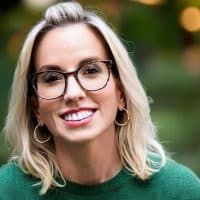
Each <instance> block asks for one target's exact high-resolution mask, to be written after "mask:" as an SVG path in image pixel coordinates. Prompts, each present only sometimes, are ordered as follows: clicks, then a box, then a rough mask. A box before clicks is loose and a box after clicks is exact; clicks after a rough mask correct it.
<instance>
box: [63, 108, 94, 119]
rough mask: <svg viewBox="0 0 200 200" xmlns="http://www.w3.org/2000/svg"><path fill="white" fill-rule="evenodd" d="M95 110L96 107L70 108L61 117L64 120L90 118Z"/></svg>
mask: <svg viewBox="0 0 200 200" xmlns="http://www.w3.org/2000/svg"><path fill="white" fill-rule="evenodd" d="M95 112H96V109H79V110H71V111H68V112H67V113H65V114H63V115H62V116H61V117H62V118H63V119H64V120H65V121H71V122H76V121H81V120H84V119H87V118H90V117H91V116H92V115H93V114H94V113H95Z"/></svg>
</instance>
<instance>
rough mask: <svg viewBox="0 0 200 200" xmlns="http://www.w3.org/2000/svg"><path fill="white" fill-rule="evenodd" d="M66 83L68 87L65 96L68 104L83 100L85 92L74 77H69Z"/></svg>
mask: <svg viewBox="0 0 200 200" xmlns="http://www.w3.org/2000/svg"><path fill="white" fill-rule="evenodd" d="M66 81H67V84H66V85H67V86H66V91H65V94H64V100H65V101H66V102H69V101H70V102H71V101H77V100H80V99H83V98H84V97H85V96H86V94H85V91H84V90H83V88H81V86H80V85H79V83H78V82H77V80H76V78H75V77H74V76H69V77H68V79H67V80H66Z"/></svg>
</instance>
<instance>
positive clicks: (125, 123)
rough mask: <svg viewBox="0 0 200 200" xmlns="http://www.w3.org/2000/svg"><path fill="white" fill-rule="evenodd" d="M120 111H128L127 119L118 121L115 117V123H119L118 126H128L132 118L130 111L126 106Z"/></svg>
mask: <svg viewBox="0 0 200 200" xmlns="http://www.w3.org/2000/svg"><path fill="white" fill-rule="evenodd" d="M119 111H120V112H123V111H124V113H126V119H125V121H123V122H118V121H117V120H116V119H115V124H116V125H118V126H126V125H127V124H128V122H129V120H130V117H129V112H128V110H127V109H126V108H122V110H119Z"/></svg>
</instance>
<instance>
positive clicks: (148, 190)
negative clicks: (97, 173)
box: [0, 160, 200, 200]
mask: <svg viewBox="0 0 200 200" xmlns="http://www.w3.org/2000/svg"><path fill="white" fill-rule="evenodd" d="M35 181H36V179H35V178H33V177H31V176H28V175H25V174H24V173H23V172H22V171H21V170H20V169H19V168H18V167H17V166H16V165H14V164H6V165H4V166H2V167H1V168H0V200H14V199H16V200H173V199H174V200H179V199H180V200H200V181H199V179H198V178H197V176H196V175H195V174H194V173H193V172H192V171H191V170H189V169H188V168H186V167H184V166H182V165H180V164H177V163H176V162H174V161H172V160H168V162H167V164H166V165H165V166H164V167H163V168H162V169H161V170H160V171H159V172H157V173H155V174H154V175H152V176H151V178H150V179H149V180H148V181H145V182H143V181H141V180H139V179H137V178H136V177H133V176H131V175H129V174H128V172H127V171H126V170H125V169H123V170H121V171H120V172H119V173H118V174H117V175H116V176H115V177H114V178H112V179H111V180H109V181H107V182H104V183H101V184H98V185H94V186H83V185H79V184H76V183H71V182H67V184H66V186H65V187H64V188H54V189H50V190H49V191H48V192H47V194H45V195H43V196H40V195H39V194H38V193H39V186H32V185H33V184H34V183H35Z"/></svg>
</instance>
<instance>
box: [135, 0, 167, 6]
mask: <svg viewBox="0 0 200 200" xmlns="http://www.w3.org/2000/svg"><path fill="white" fill-rule="evenodd" d="M132 1H135V2H138V3H142V4H147V5H159V4H162V3H164V2H165V0H132Z"/></svg>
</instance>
